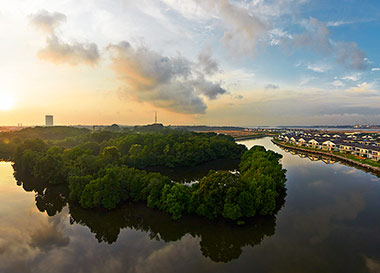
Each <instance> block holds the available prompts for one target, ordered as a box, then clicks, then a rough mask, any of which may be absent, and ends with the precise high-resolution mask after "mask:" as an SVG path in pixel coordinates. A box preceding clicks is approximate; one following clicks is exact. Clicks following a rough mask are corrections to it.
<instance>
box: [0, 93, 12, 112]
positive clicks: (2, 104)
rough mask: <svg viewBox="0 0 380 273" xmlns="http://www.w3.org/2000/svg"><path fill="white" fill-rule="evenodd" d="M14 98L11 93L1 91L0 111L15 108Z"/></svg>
mask: <svg viewBox="0 0 380 273" xmlns="http://www.w3.org/2000/svg"><path fill="white" fill-rule="evenodd" d="M13 105H14V99H13V97H12V96H11V95H10V94H6V93H0V111H7V110H10V109H12V108H13Z"/></svg>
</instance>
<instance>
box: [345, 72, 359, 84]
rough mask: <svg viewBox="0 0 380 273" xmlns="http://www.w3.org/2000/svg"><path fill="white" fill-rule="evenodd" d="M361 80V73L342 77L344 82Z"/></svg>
mask: <svg viewBox="0 0 380 273" xmlns="http://www.w3.org/2000/svg"><path fill="white" fill-rule="evenodd" d="M360 78H361V74H360V73H353V74H350V75H346V76H344V77H342V80H350V81H353V82H356V81H358V80H360Z"/></svg>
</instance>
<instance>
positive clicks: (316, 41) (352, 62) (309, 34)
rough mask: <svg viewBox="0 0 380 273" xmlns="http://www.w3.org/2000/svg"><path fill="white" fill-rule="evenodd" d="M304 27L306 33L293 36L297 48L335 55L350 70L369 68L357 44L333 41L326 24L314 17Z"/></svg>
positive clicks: (364, 55) (363, 53)
mask: <svg viewBox="0 0 380 273" xmlns="http://www.w3.org/2000/svg"><path fill="white" fill-rule="evenodd" d="M303 25H304V27H305V29H306V31H305V32H303V33H301V34H295V35H293V37H294V39H293V43H294V45H295V46H297V47H306V48H310V49H312V50H314V51H316V52H319V53H321V54H324V55H326V56H327V55H333V56H334V57H335V60H336V61H337V62H338V63H340V64H342V65H344V66H346V67H347V68H350V69H358V70H364V69H366V68H367V63H366V54H365V52H364V51H362V50H361V49H360V48H359V47H358V45H357V44H356V43H354V42H341V41H338V42H335V41H333V40H331V38H330V36H331V33H330V30H329V29H328V27H327V26H326V24H325V23H323V22H321V21H319V20H317V19H315V18H313V17H310V18H309V20H308V21H305V22H304V23H303Z"/></svg>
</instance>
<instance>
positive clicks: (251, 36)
mask: <svg viewBox="0 0 380 273" xmlns="http://www.w3.org/2000/svg"><path fill="white" fill-rule="evenodd" d="M197 2H198V4H199V5H200V6H201V7H203V8H204V9H206V10H208V11H213V12H215V11H216V14H217V16H218V19H219V20H220V21H221V22H222V24H223V26H224V33H223V38H222V42H223V43H224V45H225V46H226V47H227V48H228V49H230V50H231V52H232V53H233V54H234V55H238V56H242V55H246V54H251V53H252V52H254V51H255V47H256V44H257V42H258V40H259V39H260V38H261V37H263V36H266V35H267V34H268V31H269V30H270V29H271V28H272V26H271V23H268V22H265V21H264V20H263V19H261V18H259V17H258V16H257V15H256V14H254V13H252V12H249V10H248V9H247V8H245V7H243V6H238V5H236V4H232V3H230V1H228V0H220V1H214V0H199V1H197Z"/></svg>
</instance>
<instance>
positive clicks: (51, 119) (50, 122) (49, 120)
mask: <svg viewBox="0 0 380 273" xmlns="http://www.w3.org/2000/svg"><path fill="white" fill-rule="evenodd" d="M45 126H54V116H53V115H46V116H45Z"/></svg>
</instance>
